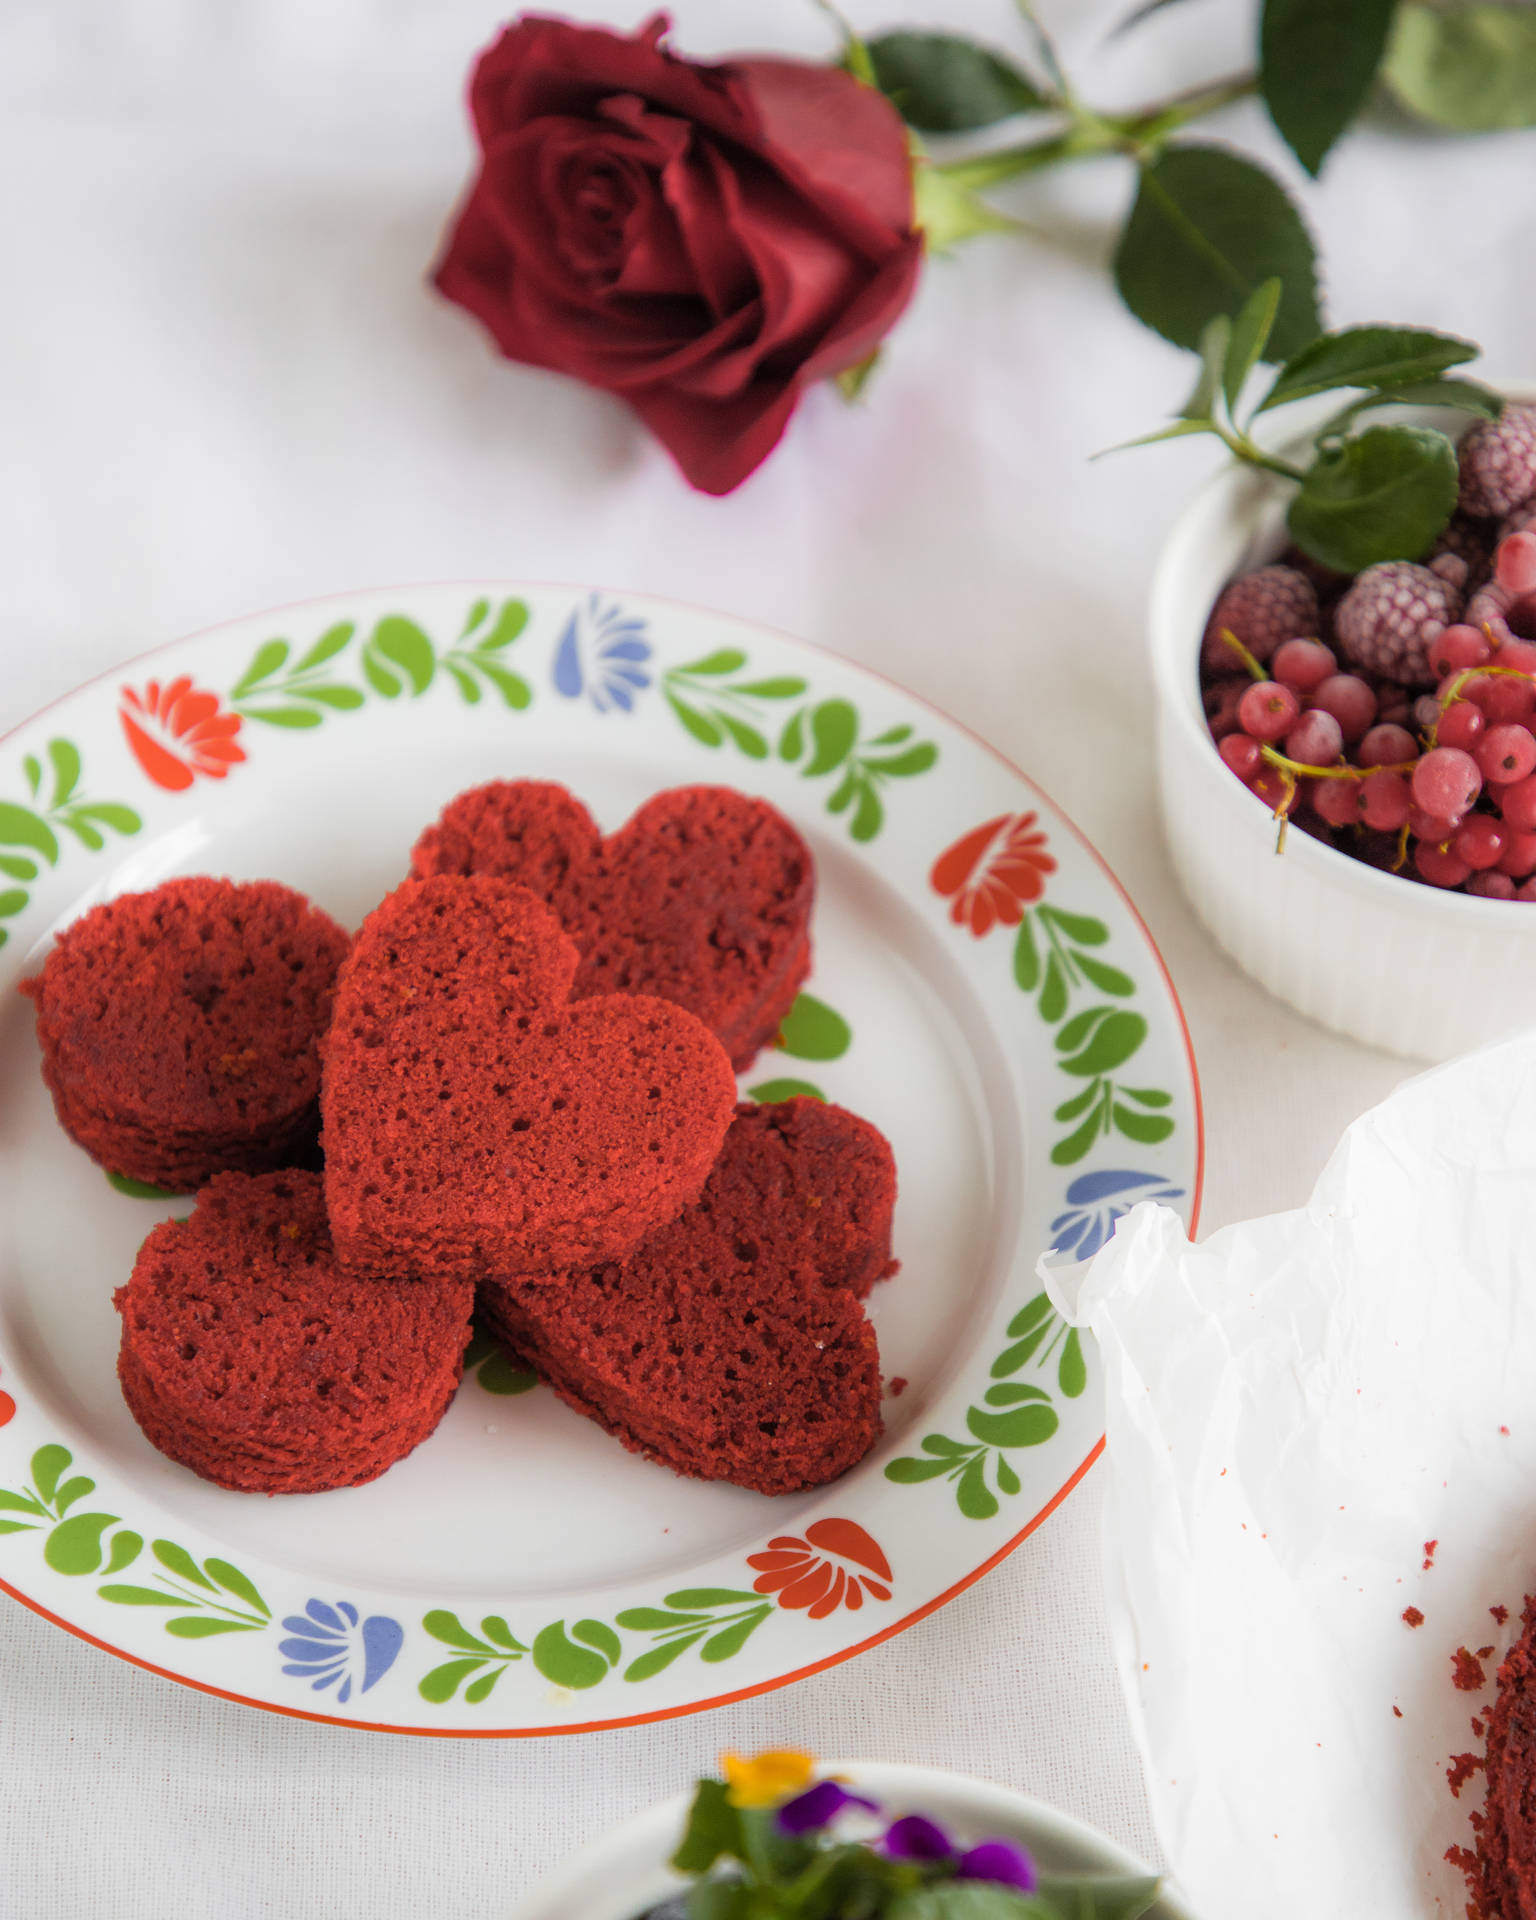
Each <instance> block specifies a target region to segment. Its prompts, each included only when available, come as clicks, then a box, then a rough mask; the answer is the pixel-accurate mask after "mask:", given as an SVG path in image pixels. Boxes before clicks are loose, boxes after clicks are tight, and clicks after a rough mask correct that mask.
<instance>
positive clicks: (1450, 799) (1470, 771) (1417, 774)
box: [1412, 747, 1483, 820]
mask: <svg viewBox="0 0 1536 1920" xmlns="http://www.w3.org/2000/svg"><path fill="white" fill-rule="evenodd" d="M1412 783H1413V798H1414V803H1415V804H1416V805H1417V806H1420V807H1422V808H1423V809H1424V811H1425V812H1426V813H1432V814H1436V815H1438V816H1439V817H1440V818H1441V819H1442V820H1456V819H1459V818H1460V817H1461V815H1462V814H1464V813H1465V812H1466V810H1467V808H1468V807H1470V806H1471V804H1472V802H1473V801H1474V800H1475V799H1476V798H1477V796H1478V795H1479V793H1481V792H1482V790H1483V776H1482V773H1481V771H1480V770H1479V768H1478V764H1477V762H1476V761H1475V760H1474V759H1473V758H1472V756H1471V754H1470V753H1464V752H1463V751H1462V750H1461V748H1460V747H1435V748H1434V749H1433V750H1432V751H1431V752H1429V753H1426V754H1425V756H1424V758H1423V759H1422V760H1421V761H1420V762H1419V764H1418V765H1417V766H1416V767H1415V768H1414V770H1413V774H1412Z"/></svg>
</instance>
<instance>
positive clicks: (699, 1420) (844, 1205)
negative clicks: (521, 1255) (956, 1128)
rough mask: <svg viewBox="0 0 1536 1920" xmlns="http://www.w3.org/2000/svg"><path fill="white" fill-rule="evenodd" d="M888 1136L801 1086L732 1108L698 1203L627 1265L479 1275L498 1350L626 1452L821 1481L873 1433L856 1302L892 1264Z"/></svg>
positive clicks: (789, 1481)
mask: <svg viewBox="0 0 1536 1920" xmlns="http://www.w3.org/2000/svg"><path fill="white" fill-rule="evenodd" d="M895 1193H896V1174H895V1167H894V1165H893V1163H892V1160H891V1153H890V1148H889V1146H888V1145H887V1144H886V1142H885V1140H884V1139H883V1137H882V1136H881V1135H880V1134H879V1133H878V1132H876V1130H875V1129H874V1128H873V1127H872V1126H870V1125H869V1124H868V1123H867V1122H865V1121H863V1120H860V1119H858V1118H857V1117H856V1116H855V1115H853V1114H851V1113H845V1112H844V1111H843V1110H842V1109H841V1108H839V1107H829V1106H823V1105H822V1104H821V1102H820V1101H817V1100H810V1099H796V1100H787V1101H784V1102H781V1103H777V1104H774V1105H767V1106H743V1107H740V1108H739V1109H738V1110H737V1114H736V1119H735V1122H734V1123H733V1125H732V1127H731V1130H730V1132H729V1133H728V1134H727V1135H726V1139H725V1145H724V1146H723V1147H722V1149H721V1152H720V1158H719V1160H718V1161H717V1162H716V1164H715V1168H714V1171H713V1172H712V1173H711V1174H710V1177H709V1183H708V1185H707V1186H706V1187H705V1189H704V1192H703V1194H702V1195H701V1196H700V1198H699V1201H698V1203H697V1205H696V1206H694V1207H691V1208H690V1209H689V1210H688V1211H687V1212H686V1213H684V1214H683V1215H682V1216H681V1218H679V1219H678V1220H675V1221H674V1222H673V1223H672V1225H671V1226H669V1227H665V1228H663V1229H662V1231H661V1232H660V1233H658V1234H657V1235H656V1236H655V1238H654V1239H652V1240H649V1241H647V1243H646V1244H645V1245H644V1246H643V1247H642V1248H641V1249H640V1251H639V1252H638V1253H636V1254H634V1255H633V1256H632V1257H631V1258H630V1259H629V1260H627V1261H626V1262H625V1263H624V1264H623V1265H607V1266H602V1267H598V1268H597V1269H595V1270H592V1271H588V1272H585V1273H579V1274H572V1275H571V1276H570V1278H569V1279H568V1281H567V1282H566V1283H565V1284H564V1285H561V1286H536V1285H524V1284H512V1285H496V1284H490V1285H486V1286H482V1288H481V1289H480V1304H481V1310H482V1313H483V1314H484V1316H485V1318H486V1320H487V1322H488V1324H489V1325H490V1326H491V1328H492V1330H493V1331H494V1332H495V1334H496V1335H497V1337H498V1338H499V1339H500V1340H501V1341H502V1342H503V1344H504V1345H505V1346H506V1348H507V1349H508V1351H509V1352H510V1353H512V1354H513V1355H514V1356H515V1357H516V1358H517V1359H518V1360H519V1361H520V1362H522V1363H523V1364H525V1365H527V1366H531V1367H532V1368H533V1369H534V1370H535V1371H536V1372H538V1373H539V1374H541V1375H542V1376H543V1377H544V1378H545V1379H546V1380H547V1381H548V1382H549V1383H550V1385H551V1386H552V1387H553V1388H554V1389H555V1391H556V1392H557V1393H558V1394H559V1395H560V1397H561V1398H562V1399H563V1400H565V1401H566V1402H567V1403H568V1404H569V1405H571V1406H573V1407H574V1408H575V1409H576V1410H577V1411H578V1412H579V1413H584V1414H586V1415H587V1416H588V1417H589V1418H590V1419H593V1420H595V1421H596V1422H597V1423H598V1425H599V1426H602V1427H605V1428H606V1429H607V1430H608V1432H610V1433H613V1434H616V1435H617V1436H618V1438H619V1439H620V1440H622V1441H623V1443H624V1445H625V1446H627V1447H628V1448H630V1449H631V1451H632V1452H636V1453H644V1454H648V1455H649V1456H650V1457H651V1458H652V1459H655V1460H660V1461H663V1462H664V1463H665V1464H666V1465H668V1466H670V1467H673V1468H674V1469H675V1470H676V1471H677V1472H679V1473H685V1474H691V1475H693V1476H695V1477H696V1478H698V1479H703V1480H728V1481H730V1482H732V1483H733V1484H734V1485H736V1486H742V1487H750V1488H753V1489H754V1490H755V1491H757V1492H759V1493H770V1494H772V1493H791V1492H794V1491H796V1490H798V1489H800V1488H804V1487H815V1486H821V1485H822V1484H823V1483H824V1482H826V1481H828V1480H831V1479H834V1478H835V1477H836V1476H837V1475H838V1474H840V1473H842V1472H844V1471H845V1470H846V1469H847V1468H848V1467H850V1466H852V1465H853V1464H854V1462H855V1461H856V1460H860V1459H862V1458H863V1456H864V1455H865V1454H866V1453H867V1452H868V1451H869V1449H870V1448H871V1447H872V1446H873V1445H874V1443H875V1441H876V1439H877V1438H878V1437H879V1434H880V1430H881V1422H880V1361H879V1354H878V1352H877V1350H876V1346H875V1335H874V1329H873V1328H872V1327H871V1326H870V1324H869V1322H868V1321H867V1320H866V1319H865V1317H864V1313H863V1309H862V1308H861V1307H860V1305H859V1298H860V1296H862V1295H863V1294H866V1293H867V1292H868V1291H869V1288H870V1286H871V1284H872V1283H873V1282H874V1281H875V1280H876V1279H878V1278H879V1277H880V1276H881V1275H882V1274H884V1273H886V1272H887V1271H889V1268H890V1264H891V1262H890V1231H891V1209H892V1204H893V1202H894V1199H895Z"/></svg>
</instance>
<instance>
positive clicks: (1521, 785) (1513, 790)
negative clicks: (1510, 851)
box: [1499, 773, 1536, 833]
mask: <svg viewBox="0 0 1536 1920" xmlns="http://www.w3.org/2000/svg"><path fill="white" fill-rule="evenodd" d="M1499 812H1500V813H1501V814H1503V816H1504V823H1505V825H1506V826H1510V827H1513V828H1515V830H1516V831H1517V832H1519V833H1536V773H1532V774H1527V775H1526V777H1525V779H1523V780H1517V781H1515V783H1514V784H1513V786H1508V787H1501V788H1500V789H1499Z"/></svg>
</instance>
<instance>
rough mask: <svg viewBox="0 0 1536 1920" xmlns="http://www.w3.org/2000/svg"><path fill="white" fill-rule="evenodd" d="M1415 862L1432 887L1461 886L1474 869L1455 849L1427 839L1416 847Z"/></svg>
mask: <svg viewBox="0 0 1536 1920" xmlns="http://www.w3.org/2000/svg"><path fill="white" fill-rule="evenodd" d="M1413 864H1414V865H1415V866H1416V867H1417V868H1418V870H1419V872H1420V873H1421V874H1422V875H1423V876H1424V878H1425V879H1426V880H1427V881H1428V882H1429V884H1430V885H1431V886H1432V887H1459V886H1460V885H1461V883H1462V881H1463V880H1465V879H1466V877H1467V876H1468V874H1470V873H1471V871H1472V869H1471V868H1470V867H1469V866H1468V865H1467V863H1466V861H1465V860H1463V859H1461V858H1460V857H1459V855H1458V854H1457V853H1456V852H1455V851H1454V850H1453V849H1451V848H1448V847H1441V846H1433V845H1431V844H1430V842H1429V841H1427V840H1421V841H1420V842H1419V844H1418V845H1417V846H1416V847H1415V848H1414V850H1413Z"/></svg>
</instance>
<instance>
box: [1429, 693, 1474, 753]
mask: <svg viewBox="0 0 1536 1920" xmlns="http://www.w3.org/2000/svg"><path fill="white" fill-rule="evenodd" d="M1435 704H1436V708H1437V710H1438V708H1439V702H1438V701H1437V702H1436V703H1435ZM1430 725H1431V726H1432V727H1433V728H1434V730H1435V745H1436V746H1437V747H1460V748H1461V750H1462V752H1463V753H1473V752H1474V751H1475V749H1476V747H1477V743H1478V741H1479V740H1480V739H1481V738H1482V736H1483V734H1484V733H1485V732H1486V730H1487V727H1488V722H1487V721H1486V720H1485V719H1484V718H1483V710H1482V708H1481V707H1478V706H1474V705H1473V703H1472V702H1471V701H1470V700H1453V701H1452V702H1451V704H1450V705H1449V706H1448V707H1447V708H1446V709H1445V711H1444V712H1443V713H1441V714H1440V717H1439V719H1438V720H1432V721H1431V722H1430Z"/></svg>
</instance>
